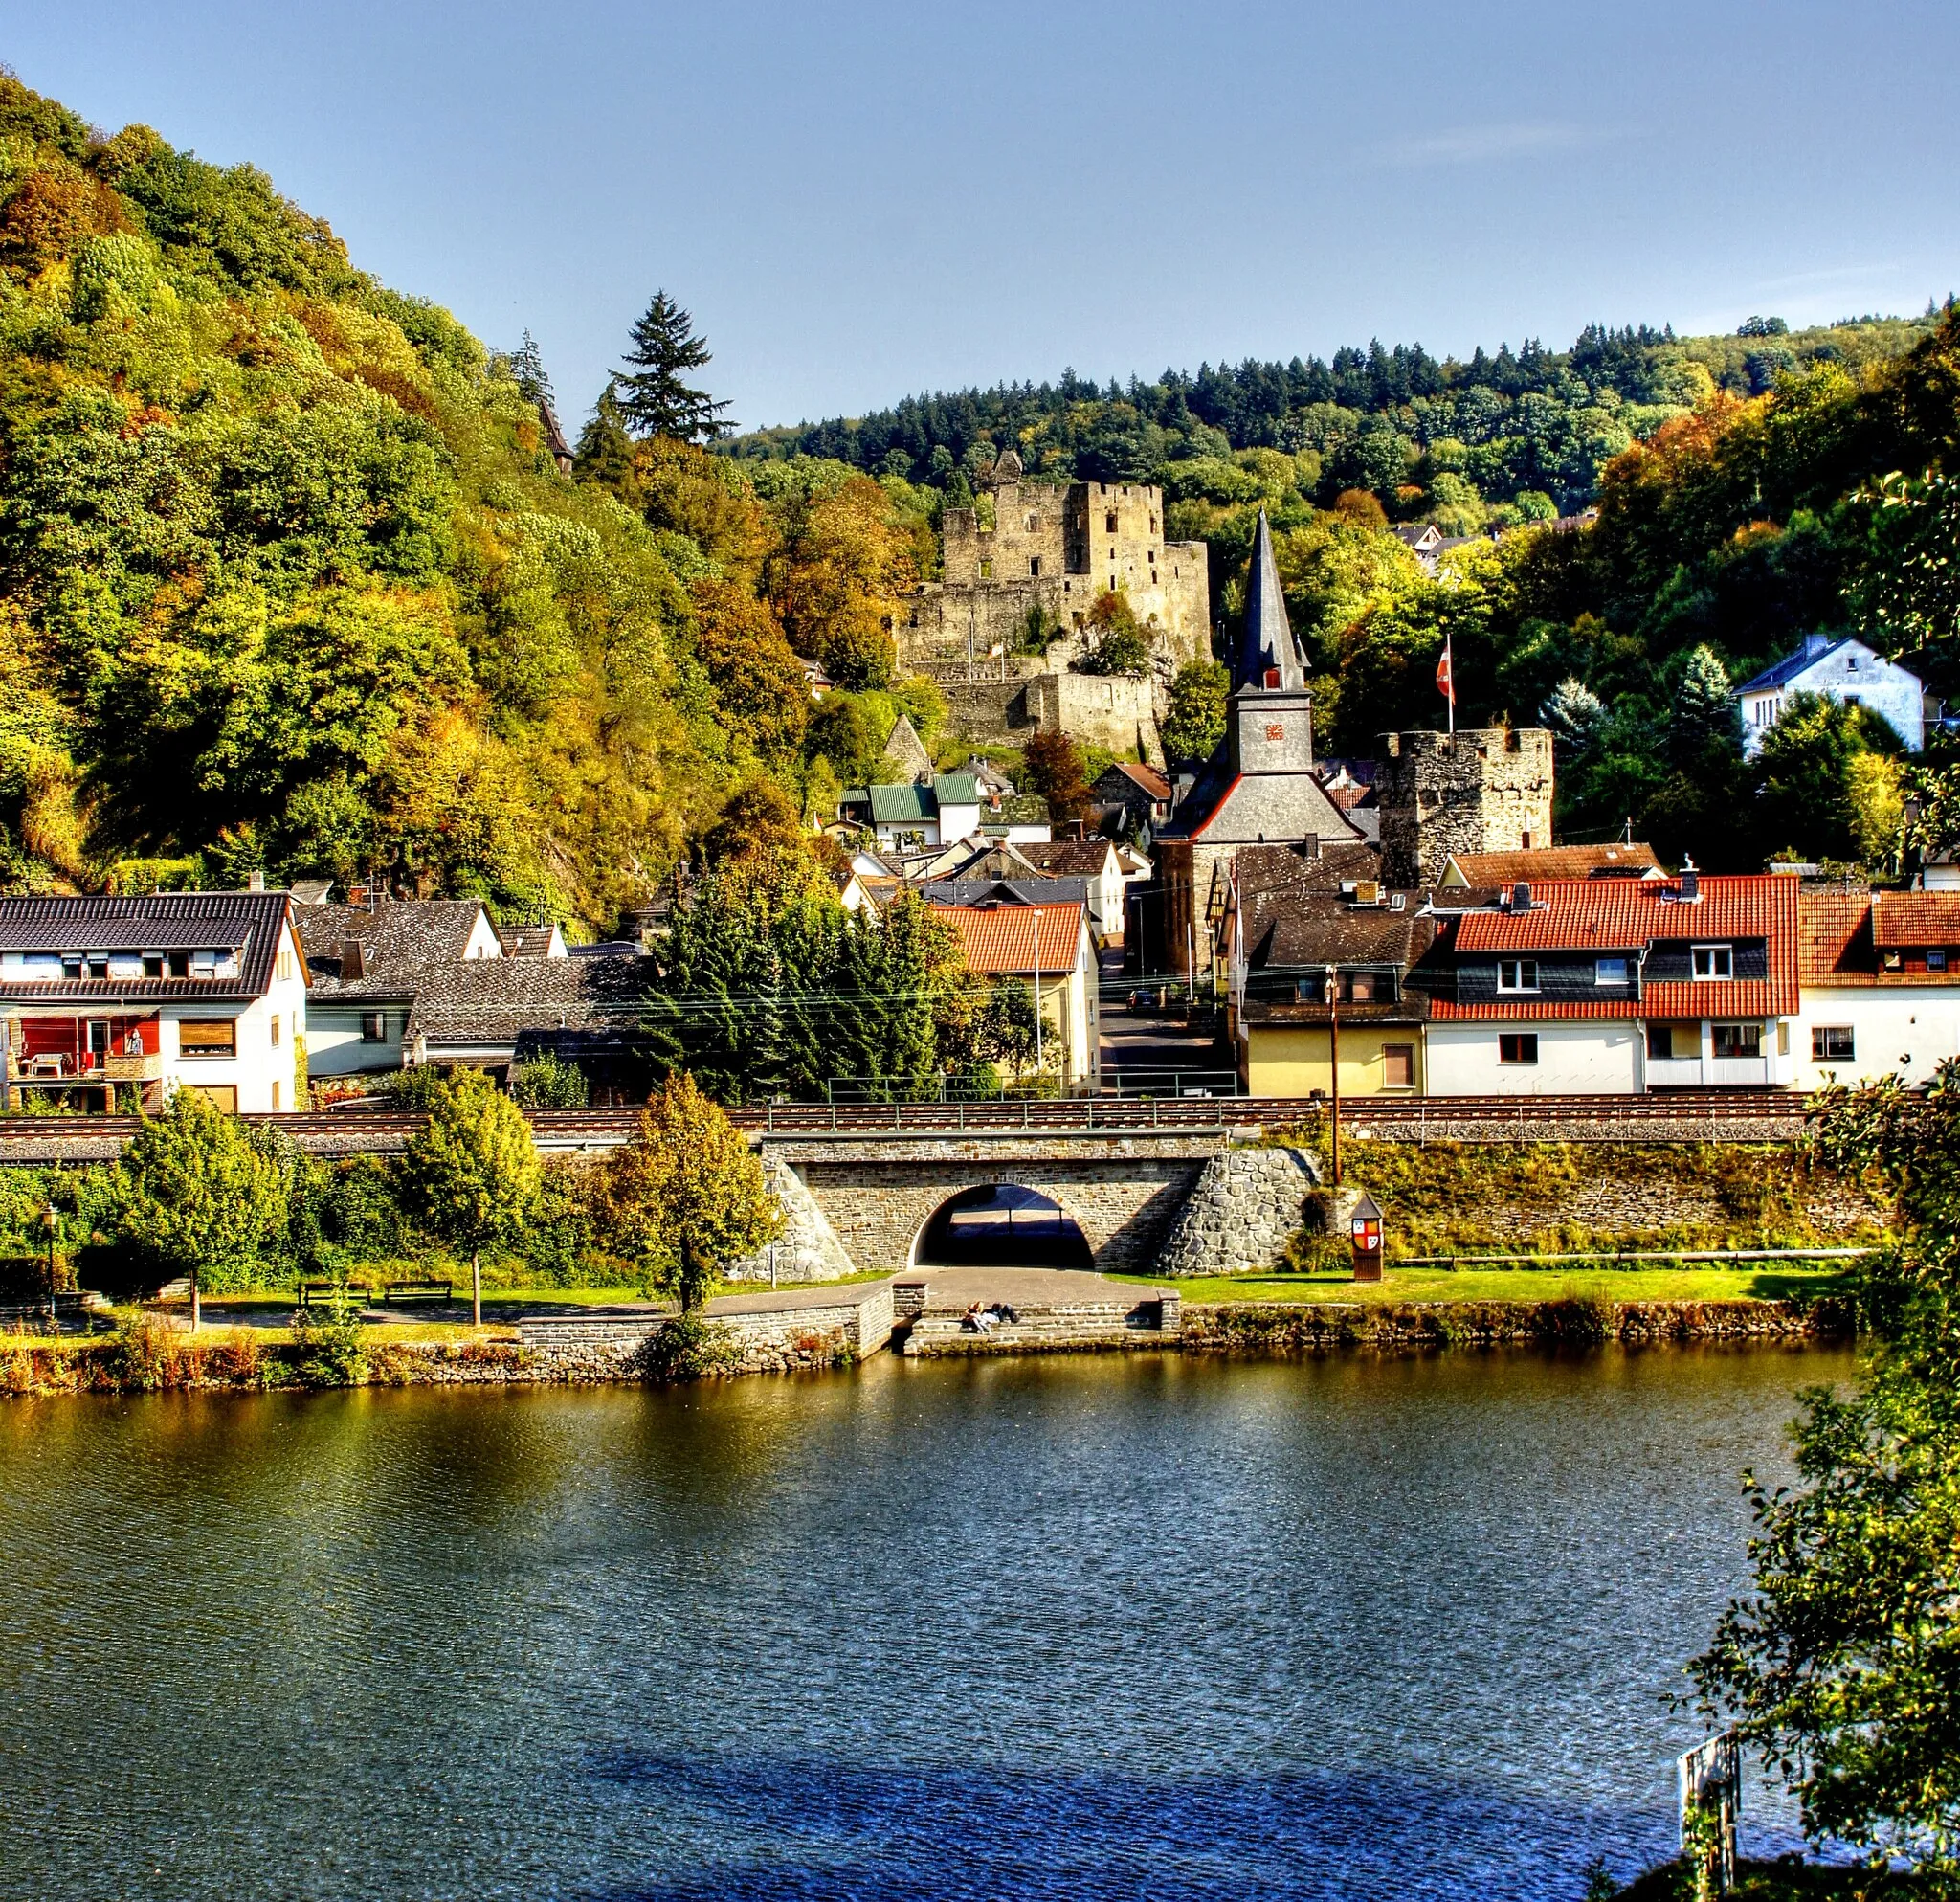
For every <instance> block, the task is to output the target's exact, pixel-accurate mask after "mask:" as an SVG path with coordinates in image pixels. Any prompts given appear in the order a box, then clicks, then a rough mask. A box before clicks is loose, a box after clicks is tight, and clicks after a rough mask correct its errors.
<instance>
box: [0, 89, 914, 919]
mask: <svg viewBox="0 0 1960 1902" xmlns="http://www.w3.org/2000/svg"><path fill="white" fill-rule="evenodd" d="M537 383H538V373H537V369H536V366H535V363H534V362H532V363H526V362H525V361H524V360H523V358H522V357H521V358H520V359H519V360H518V361H517V362H513V361H511V360H510V359H508V358H504V357H500V356H498V355H494V354H492V353H491V352H489V351H487V350H486V349H485V348H484V347H482V346H481V345H480V344H479V343H478V342H477V341H476V339H474V338H473V337H471V336H470V335H468V334H467V333H466V332H465V331H464V330H463V329H462V328H461V327H460V326H459V325H458V324H457V323H456V322H455V320H454V319H452V318H451V317H450V316H449V315H448V314H447V313H445V312H444V311H442V310H439V309H437V308H435V307H434V306H433V305H431V304H428V303H426V302H420V301H418V300H415V299H413V298H410V297H405V296H402V295H399V294H397V293H396V292H394V291H391V290H389V289H387V288H386V287H384V286H383V285H381V284H379V283H377V282H375V281H374V280H373V279H371V278H369V277H368V276H367V275H366V274H365V273H363V272H361V271H359V270H357V269H355V268H354V266H353V265H352V264H351V263H350V262H349V260H348V257H347V255H346V252H345V247H344V246H343V245H342V244H341V242H340V241H339V240H338V239H337V238H336V237H335V236H334V235H333V233H332V232H331V230H329V228H328V227H327V226H326V225H325V224H323V222H321V221H320V220H318V219H316V218H313V217H310V216H308V215H306V214H305V213H302V212H301V211H299V210H297V209H296V208H295V207H293V206H292V205H290V204H288V203H287V202H286V201H284V200H283V199H281V198H280V197H279V195H278V192H277V191H276V190H275V189H274V188H273V186H272V184H271V183H270V181H268V180H267V179H266V178H264V177H263V176H262V175H261V174H259V173H257V172H256V171H254V170H251V169H250V168H237V169H233V170H219V169H217V168H213V167H212V166H209V165H206V164H203V163H202V162H200V161H199V160H197V159H196V158H194V157H193V156H191V155H189V154H188V153H184V152H179V151H175V150H173V149H172V148H171V147H170V146H169V145H167V144H166V143H165V142H164V140H163V139H161V138H160V137H159V136H158V135H157V134H156V133H154V132H152V131H150V130H148V129H147V128H145V127H143V126H131V127H128V128H126V129H124V130H123V131H122V132H120V133H117V134H116V135H115V136H114V137H113V138H110V137H104V136H103V135H101V134H100V133H98V132H95V131H92V130H91V129H90V128H89V127H87V126H86V125H84V124H83V123H82V122H81V121H80V120H78V118H77V117H76V116H75V115H74V114H72V113H70V112H68V111H65V110H64V109H63V108H61V107H60V106H58V105H56V104H55V103H53V102H52V101H46V100H43V99H41V98H39V97H37V96H36V95H35V94H33V93H32V92H30V91H29V90H28V89H27V88H25V87H24V86H22V85H21V84H20V83H19V82H18V81H17V80H15V79H13V78H11V76H10V77H5V78H0V677H4V689H0V826H4V838H0V861H4V862H0V876H4V878H5V880H6V882H7V883H8V884H11V886H12V887H14V888H16V889H18V888H21V887H28V888H34V889H58V888H80V889H96V888H100V886H102V885H103V884H110V885H113V886H115V887H117V888H121V889H134V888H141V887H143V886H144V885H145V884H149V883H153V882H155V881H157V880H160V879H161V880H163V881H165V882H175V883H181V882H183V881H185V880H188V879H203V880H210V881H213V882H237V881H240V880H242V878H243V877H244V875H245V874H246V873H247V872H248V871H250V870H251V869H253V868H255V867H261V866H262V867H264V868H265V869H266V870H267V871H268V872H269V873H270V874H271V875H272V876H274V877H276V878H279V879H284V878H291V877H299V876H305V875H309V874H311V875H319V876H328V877H334V878H337V879H341V880H346V879H350V878H352V877H355V876H357V875H361V874H365V873H368V872H379V873H381V874H382V875H384V876H387V877H390V878H391V879H394V880H396V881H397V882H399V883H400V884H402V885H403V886H404V887H405V888H408V889H413V890H419V891H423V892H438V891H439V892H452V893H480V894H483V895H485V896H486V897H488V898H490V899H491V900H492V901H493V902H494V903H495V905H496V906H498V908H499V909H500V910H501V911H502V912H505V913H513V912H518V911H526V910H541V911H548V912H551V913H553V914H555V915H557V916H560V917H562V918H564V919H566V920H567V921H568V922H569V923H571V924H573V925H574V926H584V927H586V928H588V929H606V928H608V927H610V926H611V925H612V922H613V920H614V919H615V918H616V917H617V916H618V914H619V912H620V910H621V908H622V907H623V906H630V905H632V904H635V903H636V902H638V901H640V900H642V899H644V898H645V896H646V895H647V893H648V891H649V890H650V889H651V887H652V885H653V884H654V883H655V882H656V881H657V880H658V879H659V878H660V877H661V876H662V875H663V874H664V872H665V871H666V870H667V869H668V868H669V867H670V866H671V865H672V864H673V863H674V861H676V859H677V858H678V857H679V855H680V854H681V853H682V852H683V851H684V850H685V849H686V844H687V840H688V839H689V836H690V835H692V834H697V833H700V832H702V830H704V829H705V827H706V826H707V825H708V824H709V823H710V822H711V821H712V819H713V817H714V815H715V814H716V812H717V811H718V810H719V809H720V807H721V805H722V803H723V802H724V799H725V798H726V797H727V795H728V794H729V793H730V792H731V790H733V789H734V788H736V787H737V786H738V785H739V784H741V783H742V782H743V781H744V780H745V779H746V778H747V777H750V776H753V775H756V774H758V773H761V772H781V771H783V770H787V771H788V772H789V773H790V775H791V782H792V785H793V784H794V783H796V782H797V781H798V780H800V777H801V770H802V763H803V759H804V749H805V738H806V735H805V725H806V721H807V719H808V715H809V712H810V704H809V698H808V694H807V692H806V690H805V686H804V682H803V678H802V675H801V672H800V670H799V669H798V668H797V667H796V665H795V663H794V660H793V658H792V656H791V650H790V646H789V642H788V640H787V638H786V636H785V633H784V625H783V619H782V615H788V616H789V618H790V621H791V626H792V627H793V628H794V630H795V631H796V632H797V634H798V635H799V637H801V638H806V639H808V640H810V641H811V642H813V643H814V644H816V645H818V646H819V647H825V648H835V649H837V650H838V653H839V662H840V665H841V664H844V662H845V660H847V659H848V654H847V652H846V650H850V649H851V648H852V645H853V643H854V642H855V643H856V645H857V647H859V648H863V649H865V650H866V652H867V654H868V656H869V658H868V659H867V660H865V662H864V663H863V664H862V665H861V666H860V667H859V668H858V669H857V676H856V678H858V679H862V680H864V681H874V680H876V681H879V682H880V683H881V682H882V678H883V676H882V674H881V673H880V666H879V660H880V642H881V641H883V639H884V638H883V636H882V634H881V630H880V620H881V618H882V615H883V614H884V613H886V612H888V609H889V602H888V599H887V598H886V597H887V596H888V595H889V593H890V591H891V590H892V589H894V588H896V587H898V586H901V585H902V584H903V583H904V582H905V581H906V580H907V579H908V578H909V574H910V565H911V563H912V561H913V560H914V558H915V549H916V548H917V547H918V542H919V534H918V531H917V530H916V529H915V528H914V527H911V526H905V525H903V524H902V523H900V522H899V521H898V520H897V517H896V514H895V512H894V510H893V509H892V507H891V505H890V503H888V501H887V499H886V497H885V496H884V494H883V493H882V491H880V489H879V488H878V487H877V486H876V485H875V484H874V483H872V482H870V481H865V480H863V479H861V478H856V479H854V478H853V475H852V472H851V471H849V470H847V469H843V468H841V467H838V466H835V465H832V466H831V467H830V468H828V469H824V470H817V471H814V472H813V471H812V470H810V469H809V468H808V467H807V466H806V467H804V468H801V469H797V470H791V469H786V470H784V471H781V472H779V475H778V479H777V480H776V481H773V482H772V483H752V482H750V481H747V480H746V478H744V477H743V476H742V474H741V473H740V472H739V471H738V470H737V469H736V468H735V466H734V465H733V464H732V463H729V462H726V461H725V460H721V459H713V460H711V459H709V458H708V457H706V456H705V455H704V454H703V453H702V451H700V450H699V449H692V448H686V447H682V446H681V445H679V444H673V443H663V444H660V445H657V446H649V445H640V446H635V445H632V444H629V445H628V454H627V456H626V458H625V462H624V466H623V467H622V468H620V469H615V470H613V471H612V472H611V475H612V480H611V481H610V483H609V482H606V481H572V480H569V479H568V478H567V477H564V476H561V475H560V474H559V473H558V470H557V466H556V464H555V463H554V462H553V460H552V459H551V458H550V457H549V456H548V455H547V454H546V452H545V449H544V446H543V443H542V438H541V427H540V413H539V410H538V408H537V405H536V403H535V402H534V400H533V398H534V397H535V396H536V395H538V394H539V393H541V392H540V391H539V389H538V387H537ZM621 493H626V494H630V495H631V496H632V498H633V501H634V506H632V507H628V506H627V505H625V504H624V503H622V501H621V499H620V495H621ZM779 610H780V612H779ZM835 724H836V723H835V721H834V725H835ZM844 724H845V725H846V726H849V724H850V723H849V722H848V721H847V722H845V723H844ZM862 724H863V723H862V721H861V720H860V721H859V722H858V723H857V726H858V727H861V726H862ZM846 737H847V739H848V740H850V741H852V742H853V743H854V744H856V745H857V747H858V750H860V751H861V750H862V743H863V735H862V733H861V731H858V730H857V728H853V729H852V731H851V732H850V733H847V736H846ZM880 738H881V735H880ZM834 750H839V751H843V752H845V753H848V752H849V751H850V748H849V746H843V747H839V748H835V749H834ZM839 764H840V765H841V766H842V768H843V769H844V770H846V771H849V770H852V769H853V768H854V767H856V768H858V769H859V770H861V761H858V760H854V759H850V758H846V759H843V760H841V761H840V762H839ZM833 776H835V774H833Z"/></svg>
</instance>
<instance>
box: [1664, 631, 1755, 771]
mask: <svg viewBox="0 0 1960 1902" xmlns="http://www.w3.org/2000/svg"><path fill="white" fill-rule="evenodd" d="M1737 721H1738V715H1737V712H1736V705H1735V688H1734V685H1733V683H1732V682H1730V680H1729V678H1728V669H1727V668H1726V667H1725V666H1724V665H1723V664H1722V662H1721V661H1720V660H1717V659H1716V657H1715V651H1714V649H1713V648H1711V647H1709V646H1708V645H1707V643H1706V642H1705V641H1704V643H1703V644H1702V645H1701V646H1699V647H1697V648H1696V649H1695V651H1694V652H1693V653H1692V654H1690V655H1689V656H1688V659H1687V665H1686V666H1685V667H1684V668H1683V669H1682V677H1681V685H1680V686H1678V687H1676V688H1675V690H1674V709H1673V712H1672V714H1671V715H1670V716H1669V719H1668V724H1667V740H1668V750H1669V751H1671V752H1672V753H1673V755H1674V757H1675V759H1676V761H1677V762H1679V763H1680V764H1682V765H1684V766H1685V765H1689V764H1692V763H1695V762H1698V761H1700V760H1701V759H1702V758H1703V757H1704V754H1705V753H1706V752H1707V750H1708V748H1709V745H1710V743H1711V742H1714V743H1720V744H1722V745H1723V746H1724V747H1725V748H1733V747H1735V746H1736V745H1737V744H1738V738H1737V735H1738V725H1737Z"/></svg>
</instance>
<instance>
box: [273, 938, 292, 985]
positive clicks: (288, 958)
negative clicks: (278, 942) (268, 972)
mask: <svg viewBox="0 0 1960 1902" xmlns="http://www.w3.org/2000/svg"><path fill="white" fill-rule="evenodd" d="M273 970H274V974H275V975H276V976H277V977H278V980H279V982H280V983H281V984H283V983H285V982H286V981H287V979H288V978H290V977H291V976H292V974H293V953H292V952H291V951H288V950H286V949H285V947H284V946H281V947H280V948H279V954H278V962H277V963H276V964H275V965H274V967H273Z"/></svg>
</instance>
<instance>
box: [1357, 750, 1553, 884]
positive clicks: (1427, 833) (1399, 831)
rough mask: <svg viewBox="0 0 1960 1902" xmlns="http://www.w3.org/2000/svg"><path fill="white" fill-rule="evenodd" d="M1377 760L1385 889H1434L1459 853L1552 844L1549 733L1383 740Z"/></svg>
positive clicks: (1376, 800)
mask: <svg viewBox="0 0 1960 1902" xmlns="http://www.w3.org/2000/svg"><path fill="white" fill-rule="evenodd" d="M1380 753H1381V764H1380V765H1379V767H1378V768H1377V770H1376V772H1375V782H1374V784H1375V802H1376V804H1377V805H1378V806H1379V807H1380V808H1381V828H1382V833H1381V839H1382V883H1383V884H1389V885H1410V886H1415V885H1433V884H1436V883H1437V880H1438V879H1440V878H1441V877H1442V873H1443V865H1444V862H1445V861H1447V860H1448V859H1449V857H1450V855H1451V854H1452V853H1455V852H1516V851H1520V850H1529V849H1530V848H1532V847H1533V846H1541V845H1549V844H1550V843H1551V735H1550V734H1549V733H1548V732H1547V731H1546V730H1545V729H1544V728H1543V727H1523V728H1514V727H1475V728H1466V729H1465V730H1463V731H1460V732H1457V733H1422V732H1417V733H1384V734H1383V735H1382V736H1381V743H1380Z"/></svg>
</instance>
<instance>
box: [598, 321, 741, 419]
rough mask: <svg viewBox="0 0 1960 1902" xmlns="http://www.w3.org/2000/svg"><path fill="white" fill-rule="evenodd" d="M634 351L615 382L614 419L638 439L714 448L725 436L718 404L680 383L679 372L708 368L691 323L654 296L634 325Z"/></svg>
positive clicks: (702, 341) (706, 356)
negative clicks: (709, 444)
mask: <svg viewBox="0 0 1960 1902" xmlns="http://www.w3.org/2000/svg"><path fill="white" fill-rule="evenodd" d="M632 334H633V347H632V348H631V349H630V350H628V351H627V353H626V365H627V367H626V369H623V370H622V371H621V372H620V373H619V375H618V377H617V378H615V379H614V382H613V389H614V391H615V392H617V399H618V403H619V414H620V417H621V419H622V420H623V421H624V422H625V424H626V426H627V428H629V429H630V430H633V431H634V432H635V434H636V435H639V436H671V437H672V438H673V439H674V440H675V441H677V442H695V441H702V442H713V441H714V440H716V438H717V437H720V436H726V435H727V434H728V430H729V425H728V424H727V423H726V422H725V421H724V420H723V416H722V413H723V411H724V410H725V409H726V408H727V407H728V406H727V404H726V403H718V402H716V401H715V400H714V398H713V397H711V396H710V395H709V394H708V393H707V392H706V391H705V390H697V389H696V388H694V386H693V385H692V384H690V383H687V382H684V381H683V380H682V372H683V371H685V370H690V369H702V368H703V367H704V366H705V365H706V364H707V363H708V362H709V360H710V359H709V351H708V346H707V339H706V338H704V337H702V336H700V335H698V334H697V333H696V331H695V327H694V319H693V318H692V317H691V316H689V315H688V313H687V312H686V311H684V310H682V309H681V307H680V306H679V304H678V303H676V302H674V300H673V299H672V298H670V297H669V296H668V295H667V293H666V292H665V291H656V292H655V293H654V301H653V302H651V303H650V304H648V305H647V307H646V311H645V313H644V314H643V315H642V316H640V317H638V318H636V319H635V321H634V325H633V333H632Z"/></svg>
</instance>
